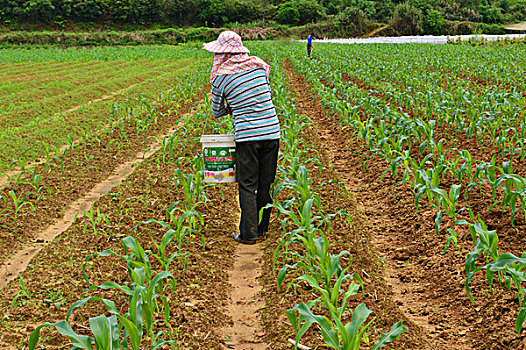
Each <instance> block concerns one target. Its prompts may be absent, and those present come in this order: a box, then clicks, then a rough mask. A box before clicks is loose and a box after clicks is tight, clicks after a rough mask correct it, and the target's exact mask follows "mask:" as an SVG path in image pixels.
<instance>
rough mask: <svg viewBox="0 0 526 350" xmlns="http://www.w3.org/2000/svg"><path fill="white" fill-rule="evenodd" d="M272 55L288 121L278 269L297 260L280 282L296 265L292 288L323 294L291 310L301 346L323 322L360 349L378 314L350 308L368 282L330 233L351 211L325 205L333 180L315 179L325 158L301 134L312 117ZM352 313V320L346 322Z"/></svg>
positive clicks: (335, 342)
mask: <svg viewBox="0 0 526 350" xmlns="http://www.w3.org/2000/svg"><path fill="white" fill-rule="evenodd" d="M269 56H270V57H272V60H273V62H272V66H273V67H274V68H273V71H272V76H271V78H272V89H273V100H274V103H275V105H276V108H277V110H278V114H279V115H280V116H282V118H281V119H282V124H283V125H282V134H283V135H282V142H283V149H282V151H281V157H280V164H279V170H280V173H281V176H280V178H279V179H278V181H277V183H276V184H275V187H274V191H273V194H274V198H278V197H283V196H285V197H286V198H287V199H285V200H283V201H281V202H277V203H275V204H273V205H271V206H272V207H275V208H276V209H277V212H278V217H280V218H282V222H283V225H282V229H283V236H282V237H281V238H280V239H279V243H278V246H277V248H276V250H275V253H274V261H273V265H274V269H275V266H276V265H277V264H279V263H281V262H291V263H285V265H284V266H283V267H282V268H281V269H280V270H279V272H277V274H276V276H277V288H278V291H279V290H281V287H282V285H283V283H284V281H285V277H286V275H287V274H290V272H292V271H294V275H299V276H298V277H295V278H294V279H293V280H292V281H291V282H290V283H289V288H291V287H292V288H296V286H297V285H298V284H300V283H302V282H306V283H307V284H308V285H309V286H310V287H311V288H313V290H315V291H316V292H317V295H318V296H317V298H315V299H312V300H309V301H307V302H302V303H300V304H297V305H295V306H294V307H292V308H291V309H289V310H287V318H288V319H289V321H290V323H291V325H292V327H293V328H294V331H295V332H296V339H295V348H297V347H298V344H299V341H300V339H301V338H302V336H303V335H304V334H305V332H307V330H308V329H309V328H310V327H311V326H312V325H314V324H317V325H318V326H319V328H320V330H321V333H322V337H323V340H324V342H325V344H324V345H325V346H329V347H331V348H334V349H342V350H343V349H349V350H350V349H359V348H360V347H361V343H362V340H365V339H367V336H366V331H367V329H368V327H369V326H370V325H371V324H372V322H373V321H374V318H373V319H372V320H371V321H369V322H368V323H366V324H364V323H365V322H366V320H367V319H368V317H369V315H370V314H371V312H372V311H371V310H369V309H368V308H367V307H366V306H365V304H364V303H362V304H360V305H358V306H357V307H356V308H355V309H354V310H349V309H348V307H347V306H348V302H349V300H350V298H351V297H352V296H354V295H356V294H357V293H358V291H359V289H360V287H362V288H363V282H362V279H361V278H360V276H359V275H358V274H356V273H350V270H351V269H352V264H349V265H348V266H346V267H344V266H342V263H341V261H340V258H342V257H344V256H347V257H348V258H349V260H351V259H352V256H350V253H349V252H348V251H347V250H344V251H342V252H339V253H338V254H333V253H332V252H331V249H330V242H329V239H328V236H329V234H330V231H331V224H330V222H331V218H333V217H335V216H340V217H348V216H347V215H346V213H345V212H343V211H339V212H337V213H324V212H323V210H322V207H321V197H320V196H319V194H318V190H319V189H320V188H321V187H323V186H325V185H326V184H327V183H321V184H319V185H318V186H314V185H313V179H312V177H311V176H310V175H309V170H308V168H307V167H306V164H307V163H309V162H314V163H316V164H318V165H319V163H320V161H319V159H318V158H309V157H308V153H309V147H308V144H307V142H306V140H305V139H304V138H301V137H300V135H301V134H302V133H303V132H305V131H306V129H307V126H308V124H309V123H312V121H311V120H309V118H308V117H306V116H302V115H300V114H299V113H298V111H297V109H296V106H295V104H294V98H293V97H292V96H291V95H290V93H289V92H288V91H287V87H286V86H287V85H286V82H285V80H286V78H285V76H284V74H283V72H282V70H281V65H280V62H279V60H280V57H279V56H276V55H274V54H272V53H271V52H270V51H264V52H263V57H269ZM311 151H312V150H311ZM320 170H321V166H320ZM340 185H342V184H340ZM280 194H281V195H280ZM285 194H286V195H285ZM274 271H276V270H274ZM317 308H321V312H322V313H321V314H316V313H315V312H316V311H315V309H317ZM350 315H352V316H351V320H350V321H349V322H347V323H346V324H344V323H343V322H345V319H348V317H349V316H350ZM405 330H407V328H406V327H405V326H403V325H402V323H401V322H398V323H396V324H395V325H393V327H392V328H391V330H390V331H389V332H388V333H386V334H384V335H382V337H381V338H380V339H379V340H378V341H377V342H376V343H375V344H374V345H373V349H379V348H381V347H383V346H384V345H385V344H387V343H388V342H391V341H392V340H394V339H396V338H397V337H398V336H399V335H400V334H401V333H403V332H404V331H405Z"/></svg>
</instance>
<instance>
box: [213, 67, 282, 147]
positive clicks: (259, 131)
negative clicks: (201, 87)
mask: <svg viewBox="0 0 526 350" xmlns="http://www.w3.org/2000/svg"><path fill="white" fill-rule="evenodd" d="M225 101H226V104H227V105H228V106H229V107H230V109H231V110H232V116H233V117H234V138H235V140H236V142H245V141H260V140H272V139H278V138H279V136H280V129H279V120H278V117H277V115H276V109H275V108H274V104H273V103H272V96H271V94H270V85H269V83H268V80H267V75H266V72H265V69H263V68H255V69H251V70H248V71H245V72H240V73H235V74H228V75H218V76H216V77H215V78H214V81H213V82H212V114H213V115H214V117H216V118H218V117H223V116H225V115H227V111H226V107H225Z"/></svg>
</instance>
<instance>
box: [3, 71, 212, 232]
mask: <svg viewBox="0 0 526 350" xmlns="http://www.w3.org/2000/svg"><path fill="white" fill-rule="evenodd" d="M203 74H205V72H204V71H203V70H200V71H198V74H197V75H196V74H195V73H194V74H185V75H183V76H181V77H178V78H176V80H175V81H174V84H175V86H174V88H173V89H172V90H171V91H170V92H169V93H168V94H166V95H161V96H159V98H158V100H157V101H150V100H148V99H146V98H145V97H143V96H139V97H137V98H135V99H131V100H127V101H124V102H121V103H115V104H114V106H113V109H112V113H111V115H110V116H108V117H107V118H105V120H104V121H102V122H101V124H100V127H99V128H96V129H95V130H89V129H86V130H81V132H80V134H81V135H82V137H81V138H80V139H76V140H75V139H73V138H72V137H71V135H70V136H69V138H68V142H67V143H66V144H61V143H57V144H53V143H51V142H46V141H45V140H42V141H39V142H38V143H37V144H35V145H34V147H35V148H38V149H39V150H40V151H41V155H42V159H43V160H44V163H43V166H42V168H30V167H27V166H26V164H25V163H23V162H19V161H16V160H13V162H12V163H13V164H15V163H18V165H20V169H21V171H20V172H18V173H15V175H9V174H5V176H6V177H8V178H9V180H11V185H10V188H9V189H7V190H5V191H4V192H2V193H0V218H4V220H2V221H0V225H2V226H4V227H8V226H7V224H8V222H6V220H8V221H11V222H12V223H13V225H14V231H15V232H16V231H17V229H18V224H19V221H20V219H21V218H22V217H24V216H25V215H29V214H31V213H33V214H34V213H35V206H36V204H37V203H38V202H39V201H40V200H41V199H42V198H45V197H46V196H52V192H53V193H54V192H55V191H52V189H50V187H49V186H47V185H46V184H45V183H44V180H43V178H42V175H40V174H37V173H36V171H37V170H36V169H39V170H41V171H43V173H44V174H45V173H49V172H50V171H52V170H53V169H57V171H60V172H61V173H64V169H65V163H68V162H69V163H71V162H73V161H74V162H75V169H76V171H81V172H90V171H98V169H97V168H96V166H94V165H93V163H94V162H93V159H94V157H95V155H94V154H90V153H89V152H88V151H87V149H88V148H87V146H89V145H93V144H96V145H97V146H99V147H100V146H101V145H104V147H103V149H105V150H106V151H110V152H112V151H113V152H116V153H117V154H118V153H120V152H121V151H123V150H125V149H127V148H129V147H130V146H131V144H132V140H131V139H130V138H129V136H128V132H129V128H130V127H134V128H135V135H136V136H140V135H142V134H145V133H148V132H149V129H150V128H151V127H152V126H154V125H157V124H158V123H160V122H162V121H163V120H164V119H165V118H166V117H168V116H170V115H172V114H173V113H175V111H176V110H177V109H178V108H179V107H180V106H181V104H182V103H184V101H188V100H190V99H192V98H195V94H196V93H197V92H198V91H199V87H198V85H197V81H199V79H200V77H202V76H203ZM196 76H197V77H198V78H196ZM201 86H202V85H201ZM174 91H177V92H174ZM175 137H177V136H176V135H175V134H174V135H171V136H170V138H172V145H171V149H172V150H173V149H174V147H176V146H177V145H178V144H179V142H174V140H175V139H174V138H175ZM147 139H148V138H147ZM147 139H146V140H147ZM146 140H145V143H146ZM163 148H165V149H166V147H163ZM172 157H173V154H172ZM75 159H76V160H75ZM55 190H56V189H55ZM29 209H31V212H29V211H28V210H29Z"/></svg>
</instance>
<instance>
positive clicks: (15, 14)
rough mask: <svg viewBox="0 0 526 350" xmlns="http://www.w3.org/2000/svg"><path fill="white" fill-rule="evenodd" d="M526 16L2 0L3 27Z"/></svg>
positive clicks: (440, 3)
mask: <svg viewBox="0 0 526 350" xmlns="http://www.w3.org/2000/svg"><path fill="white" fill-rule="evenodd" d="M525 20H526V0H404V1H401V0H376V1H375V0H294V1H286V0H285V1H283V0H0V21H2V22H3V24H4V25H5V26H8V27H9V26H16V25H17V24H21V23H25V24H27V23H33V24H42V25H44V26H46V25H47V26H49V27H55V28H57V27H58V28H59V29H63V28H64V27H66V26H67V25H69V24H73V23H94V24H105V25H108V24H109V25H115V26H122V25H132V26H133V25H136V26H145V27H152V26H163V27H188V26H193V27H197V26H203V27H221V26H226V25H229V24H232V23H236V24H239V25H243V24H247V25H249V24H254V25H257V24H258V23H266V24H267V25H272V24H275V25H292V26H299V25H305V24H313V23H322V22H327V21H329V22H330V21H333V22H334V21H337V22H338V23H340V24H341V25H342V26H345V25H347V26H351V27H353V28H354V29H356V30H355V31H356V32H359V30H360V28H362V27H363V28H365V27H366V26H367V24H368V23H371V22H376V23H389V24H391V25H392V26H393V28H394V29H395V30H397V31H398V32H399V33H400V34H440V33H443V32H444V29H445V27H446V26H447V23H448V22H451V21H457V22H469V23H485V24H502V23H511V22H517V21H525Z"/></svg>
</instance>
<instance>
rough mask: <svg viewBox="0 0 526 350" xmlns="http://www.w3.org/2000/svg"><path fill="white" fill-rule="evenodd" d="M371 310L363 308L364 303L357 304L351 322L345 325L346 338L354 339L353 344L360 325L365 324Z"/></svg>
mask: <svg viewBox="0 0 526 350" xmlns="http://www.w3.org/2000/svg"><path fill="white" fill-rule="evenodd" d="M371 312H372V311H371V310H369V309H368V308H367V306H365V304H364V303H361V304H359V305H358V306H357V307H356V309H354V312H353V313H352V318H351V322H349V323H348V324H347V325H345V330H346V332H347V336H348V337H349V339H354V341H353V342H356V341H357V339H355V337H356V335H358V331H359V329H360V327H361V325H362V324H363V323H364V322H365V320H366V319H367V317H369V315H370V314H371Z"/></svg>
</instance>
